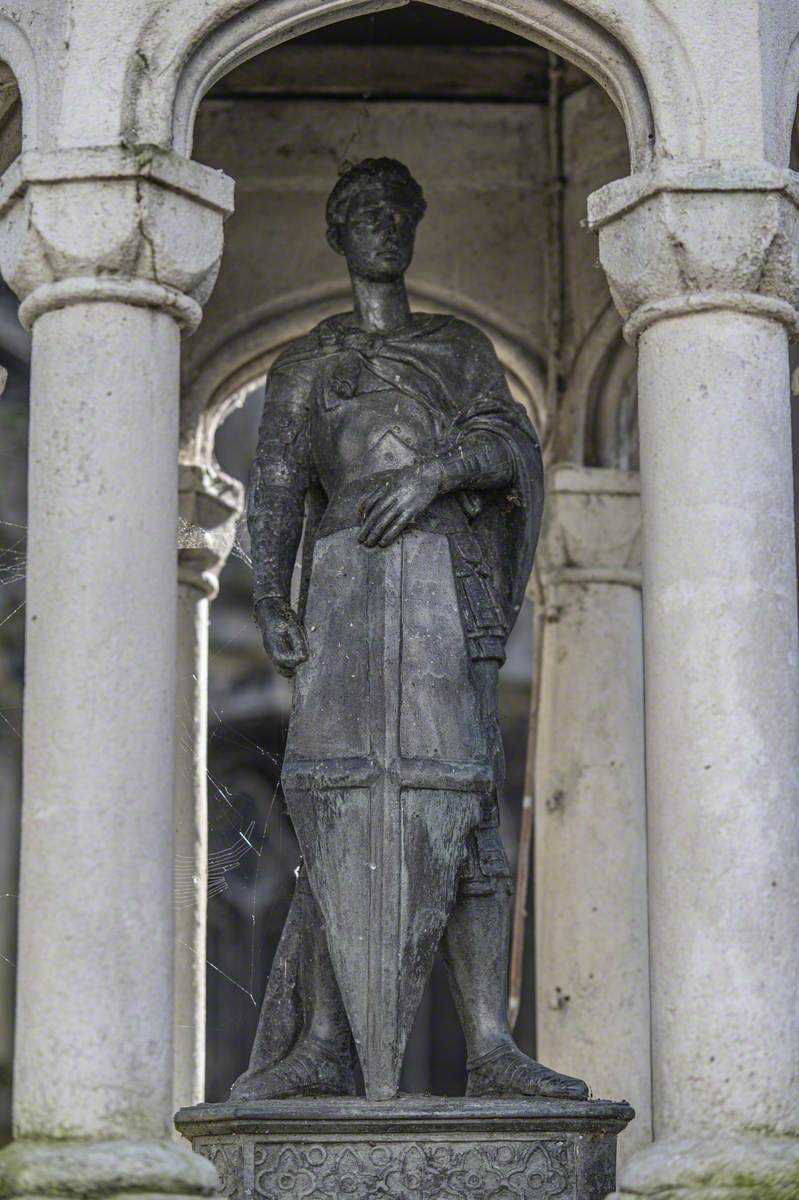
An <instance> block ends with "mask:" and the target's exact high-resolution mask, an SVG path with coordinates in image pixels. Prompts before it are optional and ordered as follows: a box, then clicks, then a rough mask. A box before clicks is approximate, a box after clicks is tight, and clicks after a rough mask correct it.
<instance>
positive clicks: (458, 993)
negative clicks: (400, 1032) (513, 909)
mask: <svg viewBox="0 0 799 1200" xmlns="http://www.w3.org/2000/svg"><path fill="white" fill-rule="evenodd" d="M497 882H498V886H497V890H496V892H495V893H494V894H493V895H488V896H460V897H459V898H458V901H457V904H456V905H455V908H454V910H453V912H452V916H451V917H450V921H449V925H448V926H447V931H446V934H445V935H444V940H443V943H442V951H443V955H444V960H445V962H446V964H447V969H448V971H449V979H450V987H451V989H452V995H453V998H454V1000H455V1006H456V1008H457V1010H458V1016H459V1017H460V1021H461V1025H462V1026H463V1032H464V1035H465V1037H466V1048H467V1053H468V1061H467V1069H468V1072H469V1080H468V1085H467V1088H466V1095H467V1096H495V1097H496V1096H506V1097H507V1096H537V1097H547V1098H549V1099H560V1100H587V1099H588V1086H587V1084H585V1083H584V1082H583V1081H582V1079H575V1078H573V1077H572V1076H571V1075H561V1074H559V1073H558V1072H557V1071H552V1070H550V1069H549V1068H548V1067H544V1066H542V1065H541V1063H538V1062H536V1061H535V1060H534V1059H532V1058H528V1057H527V1055H526V1054H522V1052H521V1050H519V1048H518V1046H516V1044H515V1042H514V1041H513V1036H512V1034H511V1030H510V1026H509V1025H508V1016H507V1013H508V984H507V980H508V952H509V946H508V943H509V935H510V896H509V895H508V892H507V889H506V888H505V887H503V886H502V881H497Z"/></svg>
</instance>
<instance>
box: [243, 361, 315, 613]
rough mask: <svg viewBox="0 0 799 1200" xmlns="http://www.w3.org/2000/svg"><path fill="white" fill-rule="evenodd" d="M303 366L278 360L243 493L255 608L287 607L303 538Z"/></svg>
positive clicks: (306, 433)
mask: <svg viewBox="0 0 799 1200" xmlns="http://www.w3.org/2000/svg"><path fill="white" fill-rule="evenodd" d="M312 382H313V379H312V374H311V372H310V370H309V368H308V366H307V365H306V364H302V365H300V364H292V363H291V362H289V363H285V362H284V361H283V358H281V359H278V361H277V362H276V363H275V366H274V367H273V368H272V371H271V372H270V375H269V379H268V381H267V386H266V400H265V403H264V411H263V417H262V418H261V428H260V432H259V435H258V448H257V450H256V452H255V458H254V460H253V464H252V468H251V471H250V483H249V488H248V491H247V527H248V529H249V531H250V543H251V547H252V567H253V602H254V604H255V605H256V606H257V604H258V602H259V601H260V600H263V599H265V598H266V597H268V596H269V597H279V598H280V599H281V600H283V601H285V602H286V603H287V604H288V603H290V602H291V579H292V574H293V571H294V564H295V561H296V558H297V550H298V548H299V544H300V539H301V537H302V526H303V516H304V507H305V495H306V492H307V491H308V488H309V486H310V484H311V476H312V470H311V444H310V427H309V426H310V417H309V397H310V391H311V386H312Z"/></svg>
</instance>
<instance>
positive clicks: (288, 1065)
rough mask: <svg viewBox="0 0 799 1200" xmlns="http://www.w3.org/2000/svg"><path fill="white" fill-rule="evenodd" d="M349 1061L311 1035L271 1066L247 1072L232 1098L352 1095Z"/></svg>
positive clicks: (241, 1078)
mask: <svg viewBox="0 0 799 1200" xmlns="http://www.w3.org/2000/svg"><path fill="white" fill-rule="evenodd" d="M354 1095H355V1076H354V1074H353V1070H352V1063H351V1061H350V1062H347V1063H345V1062H344V1060H343V1058H342V1054H341V1051H340V1049H339V1048H338V1047H336V1046H334V1045H331V1043H330V1042H327V1041H320V1040H319V1039H318V1038H315V1037H313V1036H312V1035H311V1034H308V1035H307V1036H304V1037H303V1038H302V1041H300V1042H298V1043H297V1045H296V1046H295V1047H294V1049H293V1050H292V1051H291V1053H290V1054H289V1055H288V1056H287V1057H286V1058H284V1059H283V1060H282V1062H279V1063H275V1064H274V1065H273V1066H271V1067H262V1068H261V1070H260V1071H255V1072H252V1073H251V1072H248V1073H247V1075H246V1077H245V1076H241V1077H240V1079H238V1080H236V1082H235V1083H234V1085H233V1090H232V1091H231V1094H230V1097H231V1100H236V1101H239V1100H288V1099H291V1097H295V1096H354Z"/></svg>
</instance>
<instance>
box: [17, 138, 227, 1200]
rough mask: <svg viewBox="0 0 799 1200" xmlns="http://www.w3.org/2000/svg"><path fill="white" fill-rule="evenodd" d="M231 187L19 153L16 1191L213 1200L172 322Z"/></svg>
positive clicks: (195, 291) (154, 168)
mask: <svg viewBox="0 0 799 1200" xmlns="http://www.w3.org/2000/svg"><path fill="white" fill-rule="evenodd" d="M230 207H231V184H230V181H229V180H227V179H226V178H225V177H224V176H221V175H220V174H219V173H217V172H213V171H210V170H209V169H208V168H205V167H200V166H199V165H197V164H194V163H191V162H188V161H186V160H184V159H181V158H179V157H178V156H176V155H173V154H169V153H165V152H159V151H156V150H154V149H152V148H148V149H142V150H135V149H123V148H119V147H102V148H96V149H82V150H75V151H58V152H53V153H33V152H31V153H27V154H24V155H23V156H22V157H21V159H19V160H18V161H17V163H16V164H15V165H14V166H13V167H12V168H11V170H10V171H9V172H8V173H7V174H6V176H5V177H4V179H3V181H2V184H0V215H1V216H2V221H3V229H2V238H0V266H1V267H2V271H3V275H4V276H5V278H6V279H7V280H8V282H9V283H10V284H11V286H12V287H13V288H14V289H15V291H16V292H17V293H18V294H19V295H20V297H22V298H23V303H22V305H21V308H20V318H21V320H22V321H23V323H25V324H27V325H28V327H30V328H32V332H33V359H32V376H31V424H30V452H29V456H30V461H29V497H30V499H29V516H28V576H27V585H28V586H27V633H26V639H27V640H26V692H25V729H24V733H25V737H24V799H23V824H22V850H21V879H20V924H19V947H18V959H19V962H18V977H19V982H18V992H17V995H18V1008H17V1039H16V1052H15V1078H14V1085H15V1091H14V1133H15V1137H16V1139H17V1140H16V1141H15V1143H13V1144H12V1145H11V1146H10V1147H9V1148H8V1149H7V1150H5V1151H4V1152H3V1154H2V1156H0V1191H2V1192H3V1194H4V1195H9V1196H14V1195H17V1196H18V1195H25V1196H59V1197H61V1196H65V1195H76V1194H77V1195H87V1194H91V1195H96V1196H98V1197H102V1196H106V1195H112V1194H113V1195H118V1194H125V1195H131V1194H135V1193H146V1194H159V1193H167V1192H168V1193H173V1194H178V1195H186V1196H190V1195H198V1194H207V1193H209V1192H211V1191H212V1190H213V1188H214V1184H215V1180H214V1173H213V1171H210V1172H209V1170H208V1167H207V1164H205V1163H203V1162H202V1161H201V1160H200V1159H199V1158H196V1157H194V1156H193V1155H192V1154H191V1153H190V1152H189V1151H188V1150H187V1149H186V1148H185V1147H181V1146H179V1145H176V1144H175V1143H174V1142H173V1140H172V1138H171V1117H172V1088H173V1036H172V1022H173V990H174V989H173V975H174V970H173V962H174V920H173V891H174V885H173V878H174V842H175V839H174V815H173V809H174V794H175V792H174V784H175V746H174V730H175V662H176V619H175V618H176V590H177V589H176V574H177V572H176V566H175V530H176V525H177V494H178V479H177V451H178V415H179V414H178V409H179V383H178V365H179V354H180V332H181V327H182V328H183V329H184V330H185V329H191V328H192V327H193V326H194V325H195V324H196V322H197V321H198V320H199V317H200V312H201V310H200V303H201V302H202V301H203V300H204V299H205V297H206V296H207V295H208V293H209V292H210V289H211V287H212V285H213V282H214V278H215V274H216V270H217V267H218V262H219V258H220V254H221V246H222V220H223V218H224V216H225V214H226V213H227V212H228V211H229V210H230Z"/></svg>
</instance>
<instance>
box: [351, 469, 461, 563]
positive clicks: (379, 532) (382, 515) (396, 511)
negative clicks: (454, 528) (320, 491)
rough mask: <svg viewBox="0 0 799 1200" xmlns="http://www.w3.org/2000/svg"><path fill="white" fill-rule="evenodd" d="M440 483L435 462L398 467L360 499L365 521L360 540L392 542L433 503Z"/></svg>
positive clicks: (370, 543) (365, 542) (371, 543)
mask: <svg viewBox="0 0 799 1200" xmlns="http://www.w3.org/2000/svg"><path fill="white" fill-rule="evenodd" d="M440 483H441V473H440V470H439V467H438V464H437V463H436V462H424V463H415V464H414V465H413V466H412V467H403V468H402V470H400V471H395V472H394V474H393V475H390V476H389V477H388V479H386V480H384V481H383V482H382V483H381V484H380V485H379V486H378V487H376V488H375V490H374V491H373V492H370V493H369V495H368V496H366V497H365V498H364V500H363V501H362V502H361V516H362V518H363V524H362V525H361V531H360V533H359V534H358V541H359V542H362V543H363V545H364V546H390V545H391V543H392V542H393V541H394V540H395V539H396V538H398V537H399V535H400V534H401V533H402V531H403V530H404V529H406V528H407V527H408V525H410V523H411V521H413V520H414V518H415V517H418V516H419V513H422V512H424V510H425V509H426V508H428V507H429V505H430V504H432V502H433V501H434V500H435V498H436V496H437V495H438V493H439V487H440Z"/></svg>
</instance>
